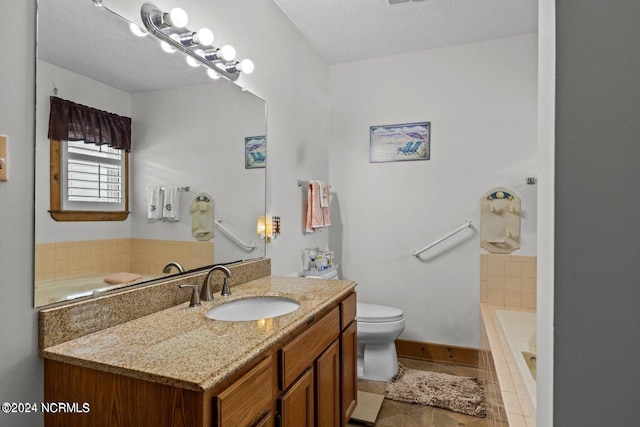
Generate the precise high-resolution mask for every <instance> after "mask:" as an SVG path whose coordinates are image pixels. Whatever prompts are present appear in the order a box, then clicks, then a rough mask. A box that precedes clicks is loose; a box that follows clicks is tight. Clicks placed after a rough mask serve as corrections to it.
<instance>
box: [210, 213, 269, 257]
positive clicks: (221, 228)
mask: <svg viewBox="0 0 640 427" xmlns="http://www.w3.org/2000/svg"><path fill="white" fill-rule="evenodd" d="M222 221H224V218H218V219H216V220H215V221H214V222H215V223H216V225H217V226H218V227H219V228H220V230H222V231H224V233H225V234H226V235H227V236H229V237H231V240H233V241H234V242H236V243H237V244H238V245H240V246H242V247H243V248H245V249H249V250H252V251H253V250H255V249H256V248H257V247H258V245H257V244H255V243H253V244H251V245H249V244H247V243H245V242H243V241H242V240H240V238H239V237H238V236H236V235H235V234H233V233H232V232H231V231H230V230H229V229H228V228H227V227H225V226H224V225H222Z"/></svg>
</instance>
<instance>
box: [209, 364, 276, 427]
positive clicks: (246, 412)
mask: <svg viewBox="0 0 640 427" xmlns="http://www.w3.org/2000/svg"><path fill="white" fill-rule="evenodd" d="M272 381H273V364H272V357H271V355H269V357H267V358H266V359H265V360H263V361H262V362H260V363H259V364H258V365H257V366H256V367H254V368H253V369H251V370H250V371H249V372H247V373H246V374H245V375H244V376H242V378H240V379H239V380H237V381H236V382H234V383H233V384H232V385H231V386H229V388H227V389H226V390H225V391H223V392H222V393H220V395H218V397H217V399H216V402H217V419H218V423H217V425H218V426H219V427H226V426H234V427H236V426H238V427H239V426H249V425H251V424H252V423H253V422H255V421H256V420H257V419H258V418H259V416H260V415H261V414H262V413H266V412H267V411H269V409H270V408H271V402H272V401H273V396H272V393H273V382H272Z"/></svg>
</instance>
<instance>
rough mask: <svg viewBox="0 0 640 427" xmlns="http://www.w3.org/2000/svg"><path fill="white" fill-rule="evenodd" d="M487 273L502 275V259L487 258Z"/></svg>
mask: <svg viewBox="0 0 640 427" xmlns="http://www.w3.org/2000/svg"><path fill="white" fill-rule="evenodd" d="M487 274H488V275H489V276H504V261H493V260H489V261H488V263H487Z"/></svg>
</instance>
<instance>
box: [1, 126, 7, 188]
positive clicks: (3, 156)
mask: <svg viewBox="0 0 640 427" xmlns="http://www.w3.org/2000/svg"><path fill="white" fill-rule="evenodd" d="M6 180H7V137H6V136H4V135H0V181H6Z"/></svg>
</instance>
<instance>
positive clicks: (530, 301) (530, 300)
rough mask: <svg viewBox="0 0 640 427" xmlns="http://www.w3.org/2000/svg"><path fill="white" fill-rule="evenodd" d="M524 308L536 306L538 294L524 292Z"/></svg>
mask: <svg viewBox="0 0 640 427" xmlns="http://www.w3.org/2000/svg"><path fill="white" fill-rule="evenodd" d="M522 308H530V309H534V310H535V308H536V294H522Z"/></svg>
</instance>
